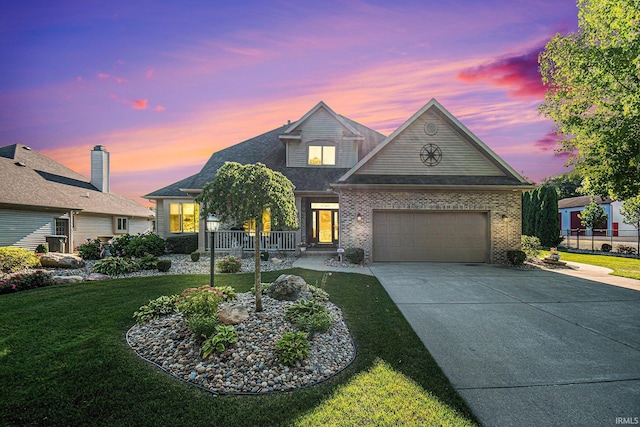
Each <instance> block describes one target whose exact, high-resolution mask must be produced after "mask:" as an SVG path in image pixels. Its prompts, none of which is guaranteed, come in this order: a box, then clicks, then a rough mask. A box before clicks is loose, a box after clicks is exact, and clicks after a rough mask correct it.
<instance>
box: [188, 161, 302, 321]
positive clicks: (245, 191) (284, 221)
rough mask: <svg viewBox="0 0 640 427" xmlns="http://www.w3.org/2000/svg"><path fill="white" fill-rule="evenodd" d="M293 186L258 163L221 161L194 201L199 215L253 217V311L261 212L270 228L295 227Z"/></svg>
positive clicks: (259, 300)
mask: <svg viewBox="0 0 640 427" xmlns="http://www.w3.org/2000/svg"><path fill="white" fill-rule="evenodd" d="M294 188H295V187H294V186H293V184H292V183H291V181H289V179H287V177H285V176H284V175H283V174H281V173H280V172H276V171H273V170H271V169H269V168H268V167H266V166H265V165H263V164H262V163H256V164H248V165H241V164H240V163H236V162H227V163H225V164H224V165H223V166H222V167H221V168H220V169H218V172H217V174H216V177H215V179H214V181H213V182H209V183H207V184H206V185H205V186H204V188H203V189H202V193H201V194H200V195H199V196H198V197H197V198H196V201H197V202H199V203H201V204H202V213H203V215H209V214H215V215H217V216H218V217H219V218H220V220H221V221H222V222H237V221H250V220H253V221H254V222H255V224H256V229H255V233H254V242H255V244H254V247H255V270H254V271H255V274H254V282H255V290H256V311H262V285H261V283H262V282H261V272H260V235H261V232H262V215H263V213H264V212H265V211H266V210H269V212H270V216H271V226H272V227H273V228H298V214H297V209H296V203H295V196H294V194H293V190H294Z"/></svg>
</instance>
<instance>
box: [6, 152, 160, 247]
mask: <svg viewBox="0 0 640 427" xmlns="http://www.w3.org/2000/svg"><path fill="white" fill-rule="evenodd" d="M109 160H110V159H109V153H108V152H107V151H106V150H105V148H104V147H103V146H101V145H97V146H95V147H94V149H93V150H92V151H91V179H87V178H85V177H84V176H82V175H80V174H79V173H77V172H74V171H72V170H71V169H69V168H67V167H65V166H63V165H61V164H60V163H57V162H56V161H54V160H52V159H50V158H48V157H46V156H45V155H43V154H41V153H39V152H37V151H35V150H32V149H31V148H29V147H28V146H26V145H22V144H13V145H7V146H4V147H0V183H1V184H0V246H18V247H22V248H26V249H29V250H35V248H36V247H37V246H38V245H39V244H45V243H49V245H50V246H56V247H52V248H51V249H60V250H61V251H64V252H72V251H73V249H74V248H76V247H78V246H79V245H80V244H82V243H84V242H86V240H87V239H89V238H91V239H94V238H96V237H99V236H102V237H108V238H111V237H114V236H117V235H120V234H125V233H130V234H137V233H143V232H148V231H152V230H153V225H154V217H155V215H154V213H153V211H151V210H150V209H148V208H145V207H144V206H142V205H141V204H139V203H136V202H135V201H133V200H130V199H127V198H125V197H123V196H120V195H118V194H115V193H112V192H110V188H109V179H110V171H109ZM47 236H49V237H47ZM58 236H62V237H58ZM58 246H61V247H58Z"/></svg>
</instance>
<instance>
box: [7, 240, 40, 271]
mask: <svg viewBox="0 0 640 427" xmlns="http://www.w3.org/2000/svg"><path fill="white" fill-rule="evenodd" d="M39 265H40V260H39V259H38V258H37V257H36V256H35V255H34V254H33V252H31V251H29V250H27V249H23V248H17V247H14V246H4V247H2V248H0V270H1V271H2V272H3V273H13V272H14V271H18V270H24V269H25V268H31V267H37V266H39Z"/></svg>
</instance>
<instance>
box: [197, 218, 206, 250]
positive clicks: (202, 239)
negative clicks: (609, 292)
mask: <svg viewBox="0 0 640 427" xmlns="http://www.w3.org/2000/svg"><path fill="white" fill-rule="evenodd" d="M199 224H200V225H199V226H198V252H200V253H201V254H203V253H205V252H206V251H207V249H206V247H207V246H206V241H207V222H206V220H205V218H200V220H199Z"/></svg>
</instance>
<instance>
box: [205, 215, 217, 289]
mask: <svg viewBox="0 0 640 427" xmlns="http://www.w3.org/2000/svg"><path fill="white" fill-rule="evenodd" d="M218 228H220V220H219V219H218V217H217V216H215V215H209V216H207V231H208V232H209V233H211V274H210V276H209V284H210V285H211V286H212V287H213V283H214V278H213V276H214V273H215V259H214V258H215V257H216V231H218Z"/></svg>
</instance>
